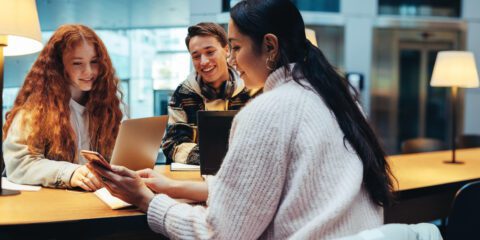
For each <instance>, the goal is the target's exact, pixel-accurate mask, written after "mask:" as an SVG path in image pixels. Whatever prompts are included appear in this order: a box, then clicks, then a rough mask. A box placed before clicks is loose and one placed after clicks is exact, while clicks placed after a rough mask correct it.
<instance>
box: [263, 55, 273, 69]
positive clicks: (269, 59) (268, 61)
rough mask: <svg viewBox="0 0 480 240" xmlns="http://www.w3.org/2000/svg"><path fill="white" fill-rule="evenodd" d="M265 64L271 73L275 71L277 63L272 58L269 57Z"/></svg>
mask: <svg viewBox="0 0 480 240" xmlns="http://www.w3.org/2000/svg"><path fill="white" fill-rule="evenodd" d="M265 64H266V66H267V69H268V70H270V71H273V70H275V65H276V63H275V61H273V60H272V56H268V57H267V60H266V61H265Z"/></svg>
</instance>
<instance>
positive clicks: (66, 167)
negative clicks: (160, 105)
mask: <svg viewBox="0 0 480 240" xmlns="http://www.w3.org/2000/svg"><path fill="white" fill-rule="evenodd" d="M118 86H119V80H118V78H117V77H116V76H115V70H114V68H113V66H112V61H111V60H110V57H109V55H108V53H107V49H106V47H105V45H104V44H103V42H102V40H101V39H100V38H99V37H98V36H97V35H96V34H95V32H94V31H93V30H92V29H90V28H88V27H86V26H82V25H63V26H60V27H59V28H58V29H57V30H56V31H55V33H54V34H53V36H52V37H51V38H50V40H49V41H48V43H47V44H46V45H45V47H44V49H43V50H42V52H41V53H40V55H39V56H38V58H37V60H36V61H35V63H34V64H33V66H32V68H31V70H30V72H29V73H28V74H27V77H26V79H25V82H24V84H23V86H22V88H21V89H20V91H19V93H18V96H17V98H16V99H15V103H14V106H13V108H12V110H11V111H10V112H8V113H7V115H6V122H5V125H4V126H3V133H4V139H3V140H4V142H3V146H4V158H5V165H6V172H7V178H8V179H9V180H10V181H12V182H16V183H21V184H31V185H42V186H46V187H57V188H71V187H81V188H82V189H84V190H87V191H94V190H96V189H98V188H100V187H102V183H101V182H100V181H99V180H98V179H97V178H96V177H95V176H94V175H93V174H92V173H90V171H89V170H88V168H86V166H85V165H84V164H85V163H86V160H85V159H84V158H83V157H82V156H80V154H79V152H80V150H82V149H86V150H94V151H97V152H99V153H101V154H102V155H103V156H106V157H109V156H110V155H111V153H112V149H113V146H114V142H115V137H116V136H117V133H118V129H119V124H120V121H121V119H122V111H121V110H120V103H121V100H120V98H119V95H120V94H119V93H120V92H119V89H118Z"/></svg>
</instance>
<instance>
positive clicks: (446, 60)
mask: <svg viewBox="0 0 480 240" xmlns="http://www.w3.org/2000/svg"><path fill="white" fill-rule="evenodd" d="M430 85H431V86H433V87H463V88H474V87H478V85H479V84H478V72H477V67H476V65H475V58H474V56H473V53H471V52H466V51H440V52H438V54H437V59H436V60H435V66H434V67H433V73H432V80H431V81H430Z"/></svg>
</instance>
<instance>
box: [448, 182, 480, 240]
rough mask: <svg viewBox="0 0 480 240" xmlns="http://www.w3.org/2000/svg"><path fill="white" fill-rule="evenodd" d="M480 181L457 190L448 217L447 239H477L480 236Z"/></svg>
mask: <svg viewBox="0 0 480 240" xmlns="http://www.w3.org/2000/svg"><path fill="white" fill-rule="evenodd" d="M479 216H480V181H476V182H471V183H468V184H466V185H465V186H463V187H462V188H461V189H460V190H458V192H457V195H456V196H455V200H454V201H453V207H452V211H451V213H450V216H449V217H448V224H447V239H448V240H456V239H478V238H479V236H480V221H479V220H478V218H479Z"/></svg>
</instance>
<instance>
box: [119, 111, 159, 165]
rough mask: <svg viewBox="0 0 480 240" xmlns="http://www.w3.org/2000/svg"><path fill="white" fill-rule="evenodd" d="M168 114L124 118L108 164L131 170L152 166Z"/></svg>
mask: <svg viewBox="0 0 480 240" xmlns="http://www.w3.org/2000/svg"><path fill="white" fill-rule="evenodd" d="M167 121H168V116H167V115H165V116H159V117H148V118H137V119H128V120H124V121H123V122H122V124H121V125H120V131H119V133H118V136H117V140H116V141H115V147H114V149H113V153H112V158H111V161H110V164H113V165H120V166H124V167H127V168H129V169H131V170H140V169H144V168H153V167H154V166H155V161H156V160H157V155H158V149H159V148H160V144H161V143H162V138H163V134H164V133H165V128H166V127H167Z"/></svg>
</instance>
